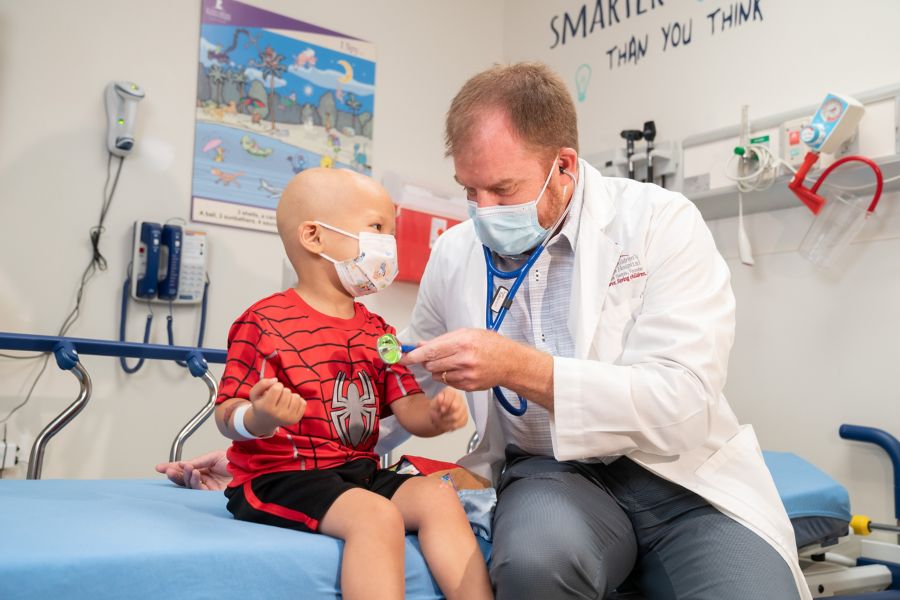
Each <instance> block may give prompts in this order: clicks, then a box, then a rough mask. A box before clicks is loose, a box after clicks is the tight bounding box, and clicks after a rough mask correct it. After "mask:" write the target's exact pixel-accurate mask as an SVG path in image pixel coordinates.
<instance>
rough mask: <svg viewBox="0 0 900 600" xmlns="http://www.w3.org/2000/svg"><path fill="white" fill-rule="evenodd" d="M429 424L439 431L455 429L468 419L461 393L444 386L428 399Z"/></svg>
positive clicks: (444, 431) (445, 431)
mask: <svg viewBox="0 0 900 600" xmlns="http://www.w3.org/2000/svg"><path fill="white" fill-rule="evenodd" d="M428 413H429V416H430V417H431V424H432V425H434V427H435V429H437V430H438V431H440V432H441V433H447V432H449V431H455V430H457V429H459V428H460V427H462V426H463V425H465V424H466V422H467V421H468V420H469V411H468V409H466V401H465V400H463V396H462V394H460V393H459V392H457V391H456V390H453V389H450V388H444V389H442V390H441V391H440V392H438V393H437V395H436V396H435V397H434V398H431V399H430V400H429V401H428Z"/></svg>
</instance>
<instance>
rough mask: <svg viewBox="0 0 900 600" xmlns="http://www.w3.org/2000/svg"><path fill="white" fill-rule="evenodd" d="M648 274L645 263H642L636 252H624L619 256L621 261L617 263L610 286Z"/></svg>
mask: <svg viewBox="0 0 900 600" xmlns="http://www.w3.org/2000/svg"><path fill="white" fill-rule="evenodd" d="M646 276H647V273H646V271H644V265H642V264H641V259H640V258H638V257H637V256H635V255H634V254H622V255H620V256H619V262H618V263H616V270H615V272H614V273H613V276H612V279H610V280H609V287H612V286H614V285H619V284H620V283H625V282H628V281H631V280H633V279H638V278H639V277H646Z"/></svg>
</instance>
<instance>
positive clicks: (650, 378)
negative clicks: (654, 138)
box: [404, 63, 810, 600]
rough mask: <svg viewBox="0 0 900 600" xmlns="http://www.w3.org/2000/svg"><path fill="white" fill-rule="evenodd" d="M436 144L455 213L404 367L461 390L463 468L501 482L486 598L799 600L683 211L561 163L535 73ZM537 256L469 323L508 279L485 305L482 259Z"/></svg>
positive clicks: (651, 192)
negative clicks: (447, 170)
mask: <svg viewBox="0 0 900 600" xmlns="http://www.w3.org/2000/svg"><path fill="white" fill-rule="evenodd" d="M446 144H447V154H448V156H451V157H452V158H453V164H454V167H455V171H456V175H455V176H456V180H457V181H458V182H459V184H460V185H461V186H462V187H463V189H464V190H465V193H466V195H467V197H468V200H469V211H470V214H471V216H472V219H471V220H469V221H467V222H465V223H462V224H460V225H459V226H457V227H454V228H452V229H450V230H448V231H447V233H445V234H444V235H442V236H441V237H440V238H439V239H438V241H437V243H436V244H435V246H434V249H433V251H432V255H431V258H430V260H429V262H428V265H427V267H426V269H425V273H424V275H423V278H422V282H421V286H420V288H419V295H418V298H417V301H416V307H415V310H414V313H413V316H412V321H411V324H410V326H409V329H408V330H407V332H405V339H404V342H406V343H419V344H420V346H419V347H418V348H417V349H416V350H414V351H412V352H410V353H409V354H408V355H407V356H406V357H405V361H406V362H407V363H408V364H411V365H416V366H417V367H418V368H420V369H422V368H424V369H425V370H427V373H425V372H424V371H420V372H421V373H422V374H424V375H425V377H420V379H425V380H426V382H425V383H426V384H428V385H429V387H430V388H431V389H426V392H427V393H429V394H433V393H434V391H435V390H436V389H438V388H439V387H440V386H442V385H451V386H454V387H456V388H459V389H461V390H465V391H466V392H468V393H467V396H468V401H469V409H470V411H471V413H472V415H473V416H474V419H475V423H476V428H477V432H478V436H479V438H480V443H479V444H478V447H477V448H476V449H475V450H474V452H472V453H471V454H469V455H468V456H466V457H464V458H463V459H462V460H461V461H459V462H460V464H462V465H463V466H465V467H467V468H469V469H471V470H473V471H475V472H477V473H479V474H481V475H483V476H485V477H488V478H491V479H492V480H493V481H495V483H496V484H497V487H498V493H499V499H498V504H497V508H496V514H495V521H494V550H493V552H494V555H493V562H492V568H491V577H492V580H493V582H494V585H495V587H496V593H497V598H499V599H506V598H510V599H513V598H515V599H523V598H542V599H543V598H547V599H550V598H552V599H557V598H598V597H606V596H605V595H606V594H610V593H612V591H613V590H616V589H619V591H620V592H621V591H622V590H631V589H634V588H638V589H640V591H641V592H642V593H643V594H644V596H646V597H647V598H649V599H653V600H656V599H660V600H662V599H667V600H668V599H676V598H678V599H682V598H691V599H694V600H696V599H709V600H721V599H722V598H730V599H733V600H734V599H748V600H749V599H751V598H753V599H758V598H772V599H779V600H783V599H789V598H797V597H802V598H809V597H810V596H809V592H808V590H807V588H806V585H805V582H804V580H803V577H802V575H801V573H800V570H799V566H798V564H797V553H796V547H795V542H794V535H793V531H792V528H791V524H790V522H789V520H788V518H787V515H786V514H785V512H784V509H783V507H782V504H781V501H780V499H779V497H778V493H777V491H776V489H775V486H774V483H773V482H772V479H771V476H770V475H769V472H768V470H767V469H766V466H765V464H764V463H763V459H762V456H761V453H760V450H759V446H758V443H757V440H756V436H755V434H754V432H753V429H752V428H751V427H750V426H749V425H741V424H740V423H739V422H738V420H737V418H736V417H735V415H734V413H733V412H732V410H731V408H730V407H729V405H728V403H727V401H726V400H725V398H724V397H723V395H722V388H723V386H724V384H725V375H726V371H727V366H728V354H729V351H730V349H731V345H732V341H733V339H734V304H735V303H734V296H733V294H732V291H731V287H730V274H729V270H728V267H727V266H726V264H725V262H724V260H723V259H722V257H721V256H720V255H719V253H718V252H717V250H716V247H715V245H714V243H713V239H712V236H711V235H710V232H709V230H708V229H707V227H706V225H705V223H704V222H703V220H702V218H701V216H700V213H699V212H698V211H697V209H696V208H695V207H694V205H693V204H691V203H690V202H689V201H688V200H686V199H685V198H684V197H683V196H681V195H680V194H677V193H674V192H669V191H666V190H664V189H661V188H659V187H657V186H655V185H650V184H643V183H638V182H635V181H632V180H628V179H617V178H606V177H602V176H601V175H600V173H599V172H598V171H597V170H595V169H594V168H593V167H591V166H590V165H589V164H587V163H586V162H584V161H583V160H581V159H579V158H578V132H577V124H576V114H575V107H574V104H573V102H572V100H571V97H570V95H569V93H568V91H567V90H566V88H565V85H564V83H563V82H562V81H561V80H560V79H559V78H558V77H557V76H556V75H555V74H554V73H552V72H551V71H549V70H548V69H547V68H546V67H545V66H543V65H539V64H527V63H524V64H515V65H511V66H496V67H494V68H492V69H489V70H487V71H485V72H483V73H480V74H478V75H476V76H475V77H473V78H472V79H470V80H469V81H468V82H467V83H466V84H465V85H464V86H463V88H462V89H461V90H460V92H459V93H458V94H457V96H456V97H455V98H454V99H453V102H452V104H451V106H450V110H449V112H448V115H447V123H446ZM542 244H543V245H544V246H545V248H544V249H543V251H542V252H541V254H540V256H539V257H538V258H537V260H536V261H534V263H533V264H532V265H531V267H530V269H529V271H528V273H527V274H526V275H525V276H523V282H522V284H521V287H520V288H519V290H518V293H517V294H516V295H515V297H514V298H513V300H512V302H511V306H509V310H508V314H507V315H506V318H505V320H504V321H503V323H502V325H501V326H500V328H499V333H494V332H492V331H489V330H487V329H486V328H485V320H486V314H485V303H486V301H487V299H488V297H490V298H491V299H494V298H495V294H496V289H497V287H498V286H500V285H502V286H503V287H505V288H509V287H510V285H511V284H512V283H513V281H512V280H508V281H504V280H501V279H497V281H495V282H494V285H493V286H492V289H491V290H490V292H488V290H487V289H486V285H487V281H486V263H485V259H486V256H489V257H490V259H491V260H492V261H495V264H496V267H497V268H498V269H501V270H504V271H511V270H514V269H516V268H518V267H520V266H522V265H523V264H524V263H525V261H526V259H527V258H528V257H529V256H530V255H531V254H533V253H534V252H535V251H536V250H535V249H536V248H538V247H539V246H540V245H542ZM482 245H484V246H486V247H487V248H488V249H489V252H488V253H485V252H484V251H483V249H482ZM488 294H490V296H488ZM499 306H500V301H497V304H495V306H494V308H498V307H499ZM490 316H491V317H492V318H496V317H497V313H496V312H492V313H491V315H490ZM428 373H430V375H431V377H430V381H429V380H428V379H429V378H428V377H427V374H428ZM494 386H500V387H501V388H502V389H501V393H502V394H503V396H504V397H505V398H506V400H507V401H508V402H509V404H511V405H512V406H513V408H517V407H519V406H520V400H519V398H523V399H527V408H526V411H525V413H524V414H523V415H522V416H514V415H512V414H510V412H509V411H507V410H505V409H504V408H503V407H502V406H501V405H500V404H499V403H498V402H497V401H496V400H495V399H494V398H493V397H492V394H491V392H490V391H486V390H491V388H493V387H494ZM613 597H615V596H613Z"/></svg>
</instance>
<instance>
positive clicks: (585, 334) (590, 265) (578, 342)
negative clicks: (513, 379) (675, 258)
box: [568, 160, 621, 359]
mask: <svg viewBox="0 0 900 600" xmlns="http://www.w3.org/2000/svg"><path fill="white" fill-rule="evenodd" d="M579 166H580V168H581V172H582V176H583V177H584V178H585V180H584V201H583V202H584V203H583V205H582V208H581V223H580V224H579V227H578V241H577V242H576V246H577V248H576V251H575V267H574V272H573V276H572V306H571V308H570V310H569V322H568V326H569V332H570V333H571V334H572V337H573V339H574V340H575V357H576V358H581V359H584V358H587V357H588V353H589V352H590V349H591V343H592V342H593V341H594V336H595V334H596V331H597V322H598V320H599V319H600V309H601V308H602V306H603V301H604V300H605V299H606V293H607V291H608V290H609V281H610V279H611V278H612V275H613V273H614V272H615V268H616V264H617V263H618V261H619V255H620V254H621V247H620V245H619V244H618V243H617V242H615V241H613V240H611V239H610V238H609V237H607V235H606V234H605V233H604V231H603V229H604V228H605V227H606V226H607V225H608V224H609V223H610V221H612V219H613V217H614V216H615V214H616V207H615V204H614V199H613V198H612V197H611V196H610V195H609V191H608V190H607V188H606V186H605V185H604V182H603V177H602V176H601V175H600V172H599V171H597V170H596V169H595V168H593V167H592V166H590V165H589V164H588V163H586V162H585V161H583V160H581V161H580V162H579Z"/></svg>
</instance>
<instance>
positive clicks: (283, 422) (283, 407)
mask: <svg viewBox="0 0 900 600" xmlns="http://www.w3.org/2000/svg"><path fill="white" fill-rule="evenodd" d="M250 402H251V403H252V404H253V406H252V407H251V408H250V410H248V411H247V414H246V416H245V417H244V423H245V425H246V427H247V430H248V431H249V432H250V433H252V434H254V435H259V436H263V437H264V436H267V435H270V434H271V433H273V432H274V431H275V429H276V428H278V427H284V426H287V425H294V424H295V423H298V422H299V421H300V419H302V418H303V413H304V412H306V400H304V399H303V398H302V397H301V396H300V394H295V393H294V392H292V391H291V390H290V389H289V388H286V387H285V386H284V384H283V383H281V382H280V381H278V380H277V379H276V378H274V377H271V378H268V379H261V380H259V381H258V382H257V383H256V385H254V386H253V387H252V388H251V389H250Z"/></svg>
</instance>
